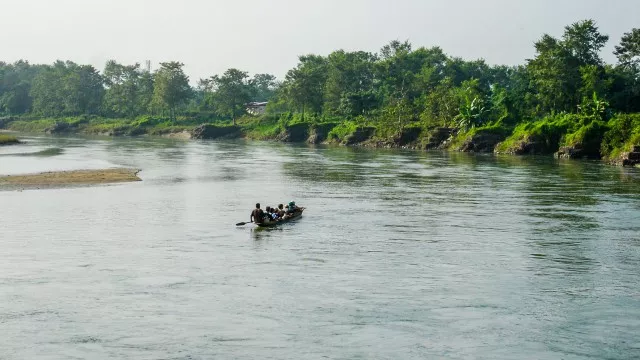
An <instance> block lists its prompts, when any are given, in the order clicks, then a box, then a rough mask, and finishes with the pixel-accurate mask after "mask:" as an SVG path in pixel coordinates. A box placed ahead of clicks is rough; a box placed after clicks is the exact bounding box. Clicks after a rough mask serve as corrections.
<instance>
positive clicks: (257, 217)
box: [251, 203, 264, 224]
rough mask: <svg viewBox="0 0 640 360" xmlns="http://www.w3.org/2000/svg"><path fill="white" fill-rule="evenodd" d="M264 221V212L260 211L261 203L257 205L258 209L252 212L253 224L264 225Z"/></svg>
mask: <svg viewBox="0 0 640 360" xmlns="http://www.w3.org/2000/svg"><path fill="white" fill-rule="evenodd" d="M263 221H264V211H262V209H260V203H257V204H256V208H255V209H253V211H252V212H251V222H255V223H256V224H262V222H263Z"/></svg>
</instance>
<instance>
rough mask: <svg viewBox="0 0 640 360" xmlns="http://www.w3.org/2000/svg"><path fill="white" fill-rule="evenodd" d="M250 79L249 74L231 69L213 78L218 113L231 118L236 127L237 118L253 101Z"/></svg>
mask: <svg viewBox="0 0 640 360" xmlns="http://www.w3.org/2000/svg"><path fill="white" fill-rule="evenodd" d="M248 78H249V75H248V74H247V72H245V71H240V70H238V69H229V70H227V71H225V73H224V74H223V75H222V76H218V75H216V76H214V77H212V78H211V83H210V84H211V85H212V87H213V90H214V93H213V103H214V104H215V106H216V111H217V112H218V113H219V114H220V115H226V116H231V119H232V120H233V125H236V117H237V116H238V115H240V114H242V113H243V112H244V111H245V109H246V104H247V103H248V102H249V101H251V88H250V86H249V82H248V81H247V79H248Z"/></svg>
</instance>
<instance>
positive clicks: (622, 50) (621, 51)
mask: <svg viewBox="0 0 640 360" xmlns="http://www.w3.org/2000/svg"><path fill="white" fill-rule="evenodd" d="M615 49H616V50H615V51H614V54H615V55H616V56H617V57H618V62H619V63H620V65H623V66H626V67H635V66H640V29H632V30H631V32H627V33H624V35H623V36H622V40H621V41H620V45H616V47H615Z"/></svg>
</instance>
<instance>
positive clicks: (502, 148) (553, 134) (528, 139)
mask: <svg viewBox="0 0 640 360" xmlns="http://www.w3.org/2000/svg"><path fill="white" fill-rule="evenodd" d="M579 126H580V117H579V116H577V115H572V114H560V115H553V116H548V117H546V118H544V119H542V120H539V121H532V122H525V123H522V124H519V125H518V126H516V128H515V129H514V130H513V133H512V134H511V136H509V137H508V138H507V139H506V140H505V141H503V142H501V143H500V144H498V145H497V147H496V151H497V152H500V153H518V152H519V151H521V150H523V149H522V147H523V145H526V144H534V146H535V152H537V153H553V152H556V151H557V150H558V148H559V147H560V142H561V140H562V138H563V136H565V134H567V133H568V132H573V131H575V130H576V129H577V128H579Z"/></svg>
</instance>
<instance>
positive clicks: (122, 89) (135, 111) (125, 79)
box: [104, 60, 153, 117]
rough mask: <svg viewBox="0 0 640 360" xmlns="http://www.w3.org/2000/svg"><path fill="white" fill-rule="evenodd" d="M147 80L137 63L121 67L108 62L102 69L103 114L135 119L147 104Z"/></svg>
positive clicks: (111, 61)
mask: <svg viewBox="0 0 640 360" xmlns="http://www.w3.org/2000/svg"><path fill="white" fill-rule="evenodd" d="M149 79H150V76H149V74H148V73H146V72H143V71H142V70H141V69H140V64H138V63H136V64H135V65H121V64H118V63H117V62H115V61H113V60H110V61H108V62H107V64H106V66H105V69H104V82H105V85H106V87H107V90H106V94H105V98H104V110H105V113H106V114H108V115H116V116H122V117H135V116H137V115H140V114H142V113H144V112H145V111H146V110H147V106H148V102H149V95H150V92H149V84H148V83H146V82H147V81H148V80H149ZM151 86H153V84H151ZM151 90H152V88H151Z"/></svg>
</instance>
